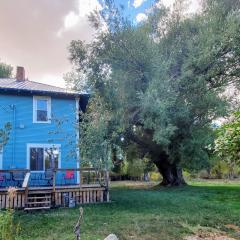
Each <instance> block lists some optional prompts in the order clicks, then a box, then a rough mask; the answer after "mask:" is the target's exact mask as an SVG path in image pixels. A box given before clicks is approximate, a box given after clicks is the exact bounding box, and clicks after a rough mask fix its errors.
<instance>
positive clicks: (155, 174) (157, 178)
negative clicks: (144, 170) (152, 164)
mask: <svg viewBox="0 0 240 240" xmlns="http://www.w3.org/2000/svg"><path fill="white" fill-rule="evenodd" d="M161 179H162V177H161V175H160V173H159V172H151V173H150V180H151V181H154V182H158V181H160V180H161Z"/></svg>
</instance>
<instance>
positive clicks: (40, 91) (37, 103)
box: [0, 67, 104, 209]
mask: <svg viewBox="0 0 240 240" xmlns="http://www.w3.org/2000/svg"><path fill="white" fill-rule="evenodd" d="M85 107H86V95H84V94H79V93H76V92H73V91H67V90H66V89H63V88H59V87H54V86H50V85H47V84H42V83H37V82H33V81H29V80H27V79H25V72H24V68H23V67H17V74H16V78H10V79H0V129H4V126H5V125H6V124H8V126H10V130H9V132H8V133H9V138H8V140H7V141H6V142H5V143H3V142H2V144H1V145H0V188H2V189H4V188H7V187H9V186H16V187H18V188H19V191H20V192H21V191H22V194H23V192H24V193H25V195H24V196H25V200H24V201H22V203H21V204H20V203H19V206H21V207H25V208H29V209H31V208H32V207H33V206H32V205H34V204H33V203H32V204H31V202H30V206H27V205H26V204H27V203H26V198H27V197H28V195H29V189H31V191H34V190H36V189H38V191H39V189H40V188H41V189H45V190H44V191H47V192H48V193H49V191H50V192H51V194H50V195H49V196H48V197H50V196H54V197H51V201H50V202H51V204H52V202H54V204H56V203H57V200H56V198H57V196H58V193H57V191H60V190H61V189H62V188H64V189H65V191H66V189H68V191H67V192H69V189H75V190H76V186H78V185H79V186H80V189H78V190H79V199H78V200H79V201H77V202H80V203H81V202H84V198H83V196H80V195H81V191H82V188H83V186H84V185H83V179H82V178H81V175H83V174H81V169H80V168H79V164H80V158H79V153H80V149H79V147H78V143H79V127H78V126H79V112H80V111H81V110H84V109H85ZM0 141H1V139H0ZM88 170H89V169H88ZM89 171H91V170H89ZM89 186H90V185H89V184H88V186H86V185H85V188H86V187H87V188H86V189H89ZM91 186H93V187H95V188H96V187H97V189H98V190H99V191H100V189H101V186H100V185H98V186H97V185H91ZM26 189H27V191H28V194H27V195H26ZM59 189H60V190H59ZM86 189H85V190H86ZM2 191H4V190H2ZM5 191H6V189H5ZM96 191H97V190H96ZM73 192H74V191H73ZM83 192H84V191H83ZM90 192H91V191H90ZM100 192H101V191H100ZM59 193H60V192H59ZM32 194H34V192H33V193H32ZM42 194H44V193H42ZM86 194H87V193H86ZM89 194H90V193H89ZM92 194H93V193H92ZM96 194H97V193H96ZM96 194H95V196H94V197H93V198H94V199H95V200H94V199H91V200H90V197H89V198H88V201H89V202H91V201H93V202H96V201H97V200H99V201H100V200H102V201H103V200H104V199H103V196H102V197H101V196H99V197H97V195H96ZM100 194H101V193H100ZM3 195H4V194H2V196H3ZM60 195H61V194H60ZM33 196H34V197H35V201H36V197H39V196H37V195H36V194H35V195H33ZM5 197H7V195H6V193H5ZM41 197H42V196H40V199H42V198H41ZM58 197H59V196H58ZM60 197H61V198H62V196H60ZM84 197H85V196H84ZM98 198H99V199H98ZM46 200H47V199H45V202H46ZM85 200H86V197H85ZM6 201H7V200H6V199H5V200H4V204H5V205H4V204H3V203H2V207H6ZM1 202H3V201H1V191H0V208H1ZM58 203H59V204H58V205H62V199H60V200H59V202H58ZM3 205H4V206H3ZM35 205H36V204H35ZM44 206H45V205H44ZM44 206H42V205H41V204H40V206H39V205H36V206H35V207H40V208H41V207H44ZM46 206H47V207H50V205H46ZM46 206H45V207H46ZM13 207H16V206H13Z"/></svg>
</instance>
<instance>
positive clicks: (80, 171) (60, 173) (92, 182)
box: [0, 168, 109, 191]
mask: <svg viewBox="0 0 240 240" xmlns="http://www.w3.org/2000/svg"><path fill="white" fill-rule="evenodd" d="M2 185H3V186H2ZM67 185H79V187H80V188H82V187H84V186H93V187H94V186H95V187H96V186H100V187H105V188H108V186H109V173H108V171H107V170H106V169H96V168H56V169H49V170H47V171H43V172H40V173H38V172H30V170H28V169H8V170H0V188H1V187H9V186H17V187H20V188H21V187H22V188H24V189H26V188H28V187H30V186H33V187H38V186H49V187H52V188H53V191H55V190H56V187H58V186H67Z"/></svg>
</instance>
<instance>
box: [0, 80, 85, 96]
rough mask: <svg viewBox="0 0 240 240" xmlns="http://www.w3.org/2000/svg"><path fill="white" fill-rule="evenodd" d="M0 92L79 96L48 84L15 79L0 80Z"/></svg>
mask: <svg viewBox="0 0 240 240" xmlns="http://www.w3.org/2000/svg"><path fill="white" fill-rule="evenodd" d="M0 90H5V91H10V92H15V91H16V92H18V93H20V92H23V93H24V92H25V93H26V92H28V93H44V94H49V95H58V94H59V95H65V96H79V95H81V94H79V93H77V92H74V91H69V90H67V89H65V88H60V87H55V86H51V85H48V84H43V83H38V82H33V81H29V80H24V81H17V80H16V79H15V78H0Z"/></svg>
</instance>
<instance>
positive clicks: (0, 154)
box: [0, 149, 3, 169]
mask: <svg viewBox="0 0 240 240" xmlns="http://www.w3.org/2000/svg"><path fill="white" fill-rule="evenodd" d="M0 169H3V149H0Z"/></svg>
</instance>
